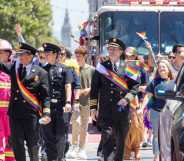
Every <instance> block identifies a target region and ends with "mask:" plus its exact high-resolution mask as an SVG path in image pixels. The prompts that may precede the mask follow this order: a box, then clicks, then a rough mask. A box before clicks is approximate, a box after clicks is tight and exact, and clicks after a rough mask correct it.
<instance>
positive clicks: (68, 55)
mask: <svg viewBox="0 0 184 161" xmlns="http://www.w3.org/2000/svg"><path fill="white" fill-rule="evenodd" d="M65 53H66V57H67V58H69V59H70V58H71V57H72V53H71V51H70V50H69V49H65Z"/></svg>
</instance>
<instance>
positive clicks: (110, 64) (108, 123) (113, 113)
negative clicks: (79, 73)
mask: <svg viewBox="0 0 184 161" xmlns="http://www.w3.org/2000/svg"><path fill="white" fill-rule="evenodd" d="M124 50H125V44H124V43H123V42H122V41H121V40H119V39H116V38H111V39H109V41H108V52H109V59H108V60H105V61H103V62H101V63H100V65H99V64H98V65H97V67H96V70H95V73H94V75H93V78H92V85H91V94H90V97H91V98H90V107H91V115H92V118H93V119H95V117H96V114H97V105H99V107H98V116H97V124H98V126H100V128H101V129H102V152H103V155H104V161H122V160H123V154H124V144H125V138H126V135H127V133H128V129H129V122H130V120H129V103H130V101H132V99H133V98H134V94H133V93H134V91H133V90H132V91H131V89H133V86H134V85H135V83H134V82H133V81H131V80H129V78H128V77H124V76H123V70H124V65H125V64H124V61H123V60H121V59H120V57H123V56H124V53H123V52H124ZM98 66H99V67H98ZM98 68H99V69H98ZM104 71H105V72H104ZM109 72H110V73H113V74H112V75H113V76H112V77H111V78H110V79H109V77H107V76H106V74H107V73H109ZM103 73H105V74H103ZM117 77H118V79H119V80H121V79H123V81H122V80H121V85H123V86H124V87H126V88H127V89H125V90H123V89H122V88H120V86H121V85H120V84H118V81H117ZM125 82H127V84H126V83H125ZM125 84H126V85H125ZM127 91H128V92H127Z"/></svg>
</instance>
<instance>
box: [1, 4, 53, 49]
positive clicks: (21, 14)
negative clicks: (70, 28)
mask: <svg viewBox="0 0 184 161" xmlns="http://www.w3.org/2000/svg"><path fill="white" fill-rule="evenodd" d="M17 23H19V24H21V26H22V30H23V31H22V32H23V36H24V38H25V39H26V41H27V42H29V43H30V44H32V45H33V46H36V47H39V46H40V45H41V44H42V43H43V42H45V41H49V42H53V41H55V40H54V38H52V32H51V25H52V10H51V4H50V0H9V1H7V0H0V38H3V39H7V40H9V41H10V42H11V43H13V44H14V45H15V44H17V37H16V33H15V25H16V24H17Z"/></svg>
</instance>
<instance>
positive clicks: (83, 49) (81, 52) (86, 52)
mask: <svg viewBox="0 0 184 161" xmlns="http://www.w3.org/2000/svg"><path fill="white" fill-rule="evenodd" d="M75 53H80V54H82V55H83V56H85V55H87V54H88V51H87V49H86V48H85V47H83V46H79V47H78V48H77V49H75Z"/></svg>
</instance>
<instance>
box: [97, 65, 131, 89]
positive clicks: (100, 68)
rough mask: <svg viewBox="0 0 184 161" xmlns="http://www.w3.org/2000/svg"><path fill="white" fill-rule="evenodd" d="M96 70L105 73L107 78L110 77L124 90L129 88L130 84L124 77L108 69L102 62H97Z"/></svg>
mask: <svg viewBox="0 0 184 161" xmlns="http://www.w3.org/2000/svg"><path fill="white" fill-rule="evenodd" d="M96 70H97V71H98V72H99V73H101V74H103V75H104V76H105V77H106V78H107V79H109V80H110V81H111V82H113V83H114V84H115V85H117V86H118V87H119V88H121V89H122V90H123V91H127V90H129V89H128V84H127V82H126V81H125V80H124V79H123V78H121V77H119V76H118V75H117V74H115V73H113V72H112V71H110V70H108V69H106V68H105V67H104V66H103V65H101V64H100V63H99V64H97V67H96Z"/></svg>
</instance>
